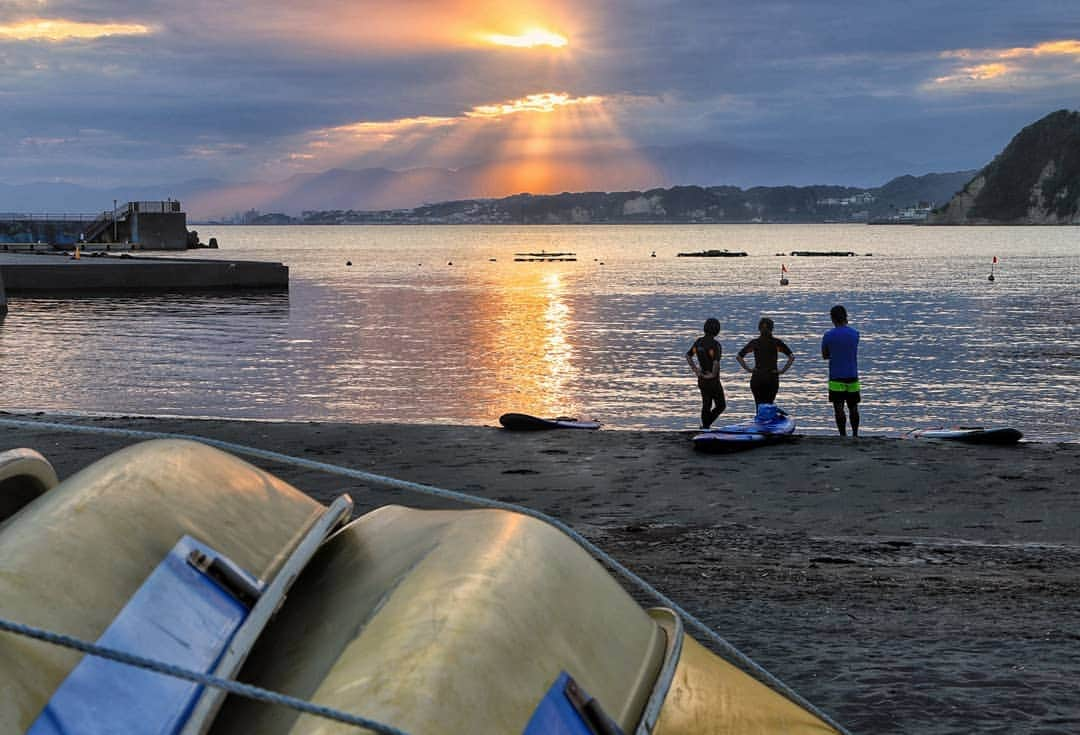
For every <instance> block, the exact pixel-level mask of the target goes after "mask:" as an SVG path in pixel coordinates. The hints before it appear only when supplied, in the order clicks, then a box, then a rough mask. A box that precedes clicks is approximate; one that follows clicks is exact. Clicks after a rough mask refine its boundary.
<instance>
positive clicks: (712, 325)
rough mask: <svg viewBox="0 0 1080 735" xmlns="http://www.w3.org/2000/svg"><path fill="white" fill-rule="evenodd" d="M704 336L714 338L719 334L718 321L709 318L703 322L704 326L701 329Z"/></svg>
mask: <svg viewBox="0 0 1080 735" xmlns="http://www.w3.org/2000/svg"><path fill="white" fill-rule="evenodd" d="M703 329H704V331H705V334H709V335H712V336H713V337H715V336H716V335H718V334H720V320H719V319H714V318H712V317H709V318H708V319H706V320H705V326H704V327H703Z"/></svg>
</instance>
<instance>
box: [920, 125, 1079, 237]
mask: <svg viewBox="0 0 1080 735" xmlns="http://www.w3.org/2000/svg"><path fill="white" fill-rule="evenodd" d="M928 221H929V223H930V224H945V225H961V224H1033V225H1058V224H1080V112H1076V111H1070V110H1058V111H1057V112H1054V113H1051V114H1049V115H1047V116H1046V117H1044V118H1043V119H1042V120H1039V121H1038V122H1036V123H1034V124H1032V125H1029V126H1028V127H1026V128H1024V129H1023V130H1021V131H1020V132H1019V133H1017V135H1016V137H1014V138H1013V139H1012V141H1011V142H1010V143H1009V145H1008V146H1006V147H1005V150H1003V151H1002V152H1001V153H1000V154H999V155H998V156H997V157H996V158H995V159H994V160H993V161H991V162H990V164H989V165H988V166H986V167H985V168H984V169H982V170H981V171H979V173H978V174H976V176H975V177H974V178H973V179H972V180H971V181H970V182H968V184H967V186H965V187H964V189H963V191H961V192H959V193H957V194H956V195H955V196H954V197H953V198H952V200H951V201H950V202H949V203H948V205H946V206H945V207H943V208H942V209H940V210H938V211H937V212H936V213H934V214H932V215H931V216H930V219H929V220H928Z"/></svg>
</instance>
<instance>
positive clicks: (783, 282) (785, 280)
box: [780, 278, 788, 286]
mask: <svg viewBox="0 0 1080 735" xmlns="http://www.w3.org/2000/svg"><path fill="white" fill-rule="evenodd" d="M780 285H781V286H786V285H788V279H786V278H781V279H780Z"/></svg>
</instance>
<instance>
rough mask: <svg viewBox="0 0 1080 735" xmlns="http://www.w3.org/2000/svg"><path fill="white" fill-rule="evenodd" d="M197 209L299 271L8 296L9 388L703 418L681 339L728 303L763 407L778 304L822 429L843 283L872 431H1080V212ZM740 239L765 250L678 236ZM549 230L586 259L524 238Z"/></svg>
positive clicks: (148, 405) (71, 405) (732, 412)
mask: <svg viewBox="0 0 1080 735" xmlns="http://www.w3.org/2000/svg"><path fill="white" fill-rule="evenodd" d="M197 229H198V230H199V234H200V236H201V238H202V239H203V240H204V241H206V240H208V239H209V238H210V237H216V238H217V239H218V241H219V242H220V244H221V249H220V250H218V251H206V250H203V251H195V252H191V253H187V254H185V255H184V256H182V257H191V258H223V259H230V258H235V259H248V260H276V261H281V262H284V263H285V264H286V265H288V266H289V268H290V271H291V287H290V290H289V293H288V294H287V295H286V294H231V295H197V296H191V295H166V296H128V297H117V296H108V297H93V298H26V297H22V296H18V297H12V298H11V299H10V313H9V314H8V316H7V318H6V319H5V320H4V321H3V322H2V324H0V369H2V371H3V375H4V376H5V385H4V398H3V402H2V405H3V407H5V408H8V409H14V410H45V411H69V412H105V413H138V414H170V415H171V414H175V415H186V416H221V417H230V418H239V417H244V418H259V419H304V420H308V419H311V420H319V421H350V422H374V421H393V422H412V423H425V422H437V423H465V424H493V423H495V421H496V419H497V417H498V416H499V414H501V413H503V412H506V411H522V412H528V413H534V414H539V415H555V414H563V415H576V416H579V417H583V418H584V417H588V418H595V419H597V420H600V421H602V422H604V424H605V425H606V426H608V427H611V428H656V429H660V428H664V429H670V428H689V427H692V426H694V425H695V424H696V422H697V414H698V410H699V399H698V395H697V389H696V387H695V382H694V379H693V376H692V375H691V374H690V372H689V370H688V369H687V366H686V364H685V361H684V358H683V354H684V353H685V351H686V350H687V348H688V347H689V345H690V343H691V342H692V341H693V340H694V339H695V338H696V337H697V336H698V335H699V334H700V330H701V324H702V322H703V321H704V320H705V319H706V318H707V317H710V316H715V317H717V318H718V319H719V320H720V322H721V324H722V325H723V331H722V332H721V335H720V340H721V343H722V345H723V349H724V363H723V369H722V372H721V377H722V379H723V381H724V384H725V387H726V390H727V392H728V397H729V409H728V413H727V414H725V416H724V417H722V418H721V422H720V423H724V422H725V419H727V420H730V421H737V420H743V419H745V418H748V417H749V416H750V414H751V413H752V411H753V400H752V397H751V395H750V391H749V388H748V381H747V379H748V377H749V376H748V375H747V374H746V373H742V372H740V371H739V369H738V365H737V363H736V362H735V359H734V355H735V352H736V351H737V350H738V349H739V348H740V347H741V346H742V345H743V344H745V343H746V341H747V340H749V339H750V338H751V337H753V336H754V334H755V325H756V323H757V320H758V318H759V317H760V316H762V315H768V316H771V317H772V318H773V319H775V321H776V334H777V336H780V337H781V338H783V339H784V340H785V341H786V342H787V343H788V344H789V345H790V346H791V347H792V348H793V350H794V351H795V353H796V361H795V364H794V366H793V368H792V370H791V371H790V372H789V373H788V374H787V375H786V376H785V379H784V380H783V382H782V385H781V390H780V395H779V397H778V399H777V402H778V403H779V404H780V405H782V406H783V407H784V408H786V409H787V410H788V411H789V412H790V413H791V414H793V415H794V416H795V417H796V419H797V421H798V424H799V427H800V429H801V430H804V431H807V432H811V433H817V432H826V431H830V430H831V426H832V418H831V416H832V411H831V407H830V405H829V404H828V402H827V401H826V393H825V380H826V369H825V364H824V362H823V361H822V360H821V357H820V347H819V345H820V338H821V334H822V332H824V331H825V330H826V329H827V328H828V327H829V326H830V324H829V320H828V311H829V308H830V307H831V306H832V305H833V304H835V303H843V304H845V305H846V306H847V308H848V311H849V313H850V315H851V322H852V325H853V326H854V327H855V328H857V329H858V330H859V331H860V332H861V334H862V343H861V347H860V367H861V372H862V383H863V395H864V406H863V425H864V431H865V432H867V433H876V434H898V433H900V432H903V431H906V430H908V429H912V428H916V427H926V426H935V425H942V424H945V425H951V424H982V425H1012V426H1016V427H1018V428H1020V429H1021V430H1022V431H1024V433H1025V434H1026V435H1027V436H1028V437H1029V438H1033V439H1043V440H1062V439H1065V440H1076V439H1077V438H1078V437H1080V410H1078V408H1077V406H1078V404H1080V359H1078V357H1080V288H1078V285H1080V229H1077V228H1073V227H1041V228H1036V227H1030V228H1028V227H971V228H930V227H904V226H877V227H875V226H859V225H835V226H834V225H817V226H795V225H786V226H772V225H747V226H722V225H712V226H700V227H699V226H625V227H624V226H592V227H570V226H559V227H506V226H503V227H448V226H433V227H398V226H395V227H224V226H201V227H198V228H197ZM724 248H726V249H730V250H740V251H745V252H747V253H749V256H748V257H745V258H708V259H703V258H681V257H677V253H679V252H687V251H699V250H707V249H724ZM541 250H543V251H549V252H551V251H554V252H572V253H576V257H577V261H576V262H541V263H523V262H515V261H514V255H515V253H519V252H538V251H541ZM793 250H831V251H853V252H855V253H858V255H857V256H855V257H831V258H821V257H798V256H791V255H790V252H791V251H793ZM781 253H783V254H785V255H780V254H781ZM994 256H997V258H998V260H999V262H998V263H997V265H996V266H995V275H996V281H995V282H993V283H991V282H989V281H988V280H987V276H988V275H989V274H990V271H991V267H992V263H991V260H992V258H993V257H994ZM349 261H351V263H352V265H351V266H350V265H347V262H349ZM781 265H786V266H787V268H788V270H789V273H788V278H789V279H790V285H788V286H785V287H781V286H780V285H779V279H780V269H781Z"/></svg>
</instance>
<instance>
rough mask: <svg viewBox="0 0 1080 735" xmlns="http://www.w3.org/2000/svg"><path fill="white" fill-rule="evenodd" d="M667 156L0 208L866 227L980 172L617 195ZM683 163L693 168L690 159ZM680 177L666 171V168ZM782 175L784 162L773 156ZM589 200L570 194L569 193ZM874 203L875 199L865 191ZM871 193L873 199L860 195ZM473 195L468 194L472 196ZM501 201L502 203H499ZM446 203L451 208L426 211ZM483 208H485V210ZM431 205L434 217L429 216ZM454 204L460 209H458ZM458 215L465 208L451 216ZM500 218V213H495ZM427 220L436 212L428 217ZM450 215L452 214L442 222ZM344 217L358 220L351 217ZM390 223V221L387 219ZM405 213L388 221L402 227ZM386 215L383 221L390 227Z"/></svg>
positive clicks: (20, 196)
mask: <svg viewBox="0 0 1080 735" xmlns="http://www.w3.org/2000/svg"><path fill="white" fill-rule="evenodd" d="M709 150H710V151H711V153H710V156H711V157H709V158H707V159H702V161H700V164H701V167H700V170H699V171H698V173H697V176H700V177H701V180H703V181H707V180H708V178H709V172H710V171H712V172H713V173H712V176H713V177H715V176H718V175H719V174H717V173H716V172H717V171H727V170H732V171H734V170H737V169H741V168H742V167H744V165H748V161H749V157H750V155H751V154H750V153H749V152H746V151H740V150H739V149H736V148H719V147H714V148H711V149H709ZM666 155H667V156H668V157H669V158H668V159H664V158H663V156H661V155H660V154H659V153H658V154H657V156H656V159H657V160H658V161H660V164H657V163H656V161H653V162H650V163H648V164H645V163H643V160H644V159H641V160H624V159H623V158H621V157H619V156H617V155H614V154H599V155H597V156H595V157H594V158H593V159H592V164H591V165H590V166H588V167H582V166H580V165H577V164H574V163H573V162H571V161H560V160H558V159H552V160H548V161H545V162H544V164H543V166H539V167H538V166H536V165H535V162H533V164H529V162H528V161H522V160H513V159H511V160H503V161H500V162H498V163H488V164H482V165H477V166H472V167H468V168H463V169H458V170H450V169H438V168H420V169H410V170H406V171H394V170H391V169H386V168H369V169H361V170H356V171H354V170H349V169H331V170H329V171H324V172H322V173H317V174H298V175H295V176H292V177H289V178H288V179H285V180H283V181H277V182H270V183H260V182H253V183H242V184H229V183H225V182H222V181H218V180H214V179H200V180H193V181H187V182H183V183H181V184H177V185H171V186H170V185H159V186H147V187H125V188H116V189H92V188H88V187H82V186H76V185H73V184H63V183H40V184H28V185H22V186H11V185H2V184H0V212H35V213H41V212H81V213H91V212H100V211H103V210H106V209H109V208H111V207H112V201H113V200H114V199H116V200H118V201H120V202H126V201H136V200H164V199H170V198H171V199H179V200H180V201H181V203H182V204H183V205H184V208H185V210H186V211H187V212H188V216H189V218H190V219H191V220H192V221H206V220H229V221H234V220H235V218H236V217H237V215H240V214H241V213H243V214H242V216H243V218H244V220H245V221H257V217H258V216H259V213H260V212H272V213H275V216H274V217H271V218H270V219H269V220H267V221H272V222H275V223H280V222H283V221H293V220H291V219H290V217H296V216H297V215H301V214H302V213H308V212H311V213H314V214H313V215H312V217H308V218H306V219H309V220H310V219H314V220H317V221H358V220H361V221H371V217H369V216H367V215H363V216H360V215H358V214H357V213H365V212H366V213H371V212H381V211H386V210H402V211H410V212H411V211H415V215H410V216H415V217H425V216H426V217H434V218H435V220H438V219H439V217H443V216H444V215H445V216H446V217H452V219H453V221H461V220H463V218H464V219H465V220H467V221H473V220H472V219H469V218H470V217H472V216H473V215H466V214H464V212H465V210H467V209H469V208H470V207H472V208H474V209H476V207H479V209H476V211H477V212H479V210H480V209H483V210H484V212H485V213H484V214H482V215H481V214H476V215H475V216H476V217H479V218H481V219H480V221H515V222H518V221H529V222H532V221H538V222H539V221H552V222H574V221H590V222H596V221H605V222H607V221H628V222H634V221H710V222H747V221H777V222H821V221H862V220H865V219H867V218H868V217H877V216H888V215H889V214H890V213H891V212H895V211H896V210H898V209H902V208H905V207H911V206H914V205H915V204H917V203H918V202H920V201H925V202H933V203H935V204H937V203H941V202H943V201H946V200H947V199H948V197H949V196H950V195H951V194H952V193H953V192H955V191H957V190H958V189H960V188H961V187H962V186H963V184H964V183H966V182H967V181H968V180H969V179H970V177H971V176H970V175H971V173H972V172H959V173H953V174H929V175H927V176H920V177H914V176H902V177H900V178H898V179H894V180H892V181H890V182H889V183H887V184H885V185H884V186H883V187H880V188H871V189H864V188H859V187H850V186H848V187H845V186H827V185H819V186H799V187H795V186H775V187H766V186H757V187H751V188H748V189H741V188H739V187H736V186H693V187H690V186H674V187H669V188H666V189H664V188H644V189H639V190H631V191H618V190H617V189H620V188H622V187H620V186H619V185H620V184H622V182H626V181H635V180H638V181H642V182H643V183H648V182H652V181H655V180H656V179H657V178H660V179H665V178H666V177H667V176H668V175H672V173H673V172H674V171H675V170H676V169H685V168H686V166H687V165H689V164H688V163H687V161H689V157H690V156H691V151H690V150H689V149H687V150H681V149H667V151H666ZM684 159H685V160H684ZM664 160H667V161H669V163H670V165H671V171H668V172H663V171H661V172H659V173H658V171H657V169H656V165H666V164H663V161H664ZM766 164H767V165H768V166H769V167H773V169H774V171H775V173H777V175H779V172H780V171H782V169H783V166H784V165H785V161H784V160H781V159H779V158H777V159H776V160H772V161H769V160H765V161H764V162H763V165H766ZM597 181H600V182H606V183H607V184H609V185H610V188H609V189H608V190H609V191H614V193H612V194H606V193H603V192H596V191H594V190H593V189H592V187H590V186H589V185H590V184H592V183H594V182H597ZM507 190H509V191H520V192H530V191H531V192H536V191H560V190H561V191H563V192H564V193H563V194H552V195H546V196H545V195H538V196H530V195H520V196H511V197H506V196H504V193H505V192H506V191H507ZM573 191H578V192H582V191H585V192H591V193H585V194H569V193H565V192H573ZM867 193H868V194H869V196H865V194H867ZM860 194H863V195H864V196H861V197H860V196H858V195H860ZM466 197H467V198H466ZM491 201H501V202H503V203H502V204H499V205H493V204H491V203H490V202H491ZM432 202H442V203H449V204H444V205H438V206H435V205H430V204H427V203H432ZM475 202H484V204H483V205H482V206H481V205H476V204H475ZM425 208H427V209H425ZM455 208H456V209H455ZM450 210H455V213H454V214H450V213H449V212H450ZM489 210H490V211H489ZM424 212H427V214H423V213H424ZM434 212H443V213H444V214H433V213H434ZM343 213H352V214H351V215H348V216H346V215H345V214H343ZM379 216H380V217H381V215H379ZM399 218H400V217H399V215H394V216H393V217H390V219H391V220H393V221H397V220H398V219H399ZM385 220H386V218H385V217H384V218H383V219H380V220H378V221H385Z"/></svg>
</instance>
